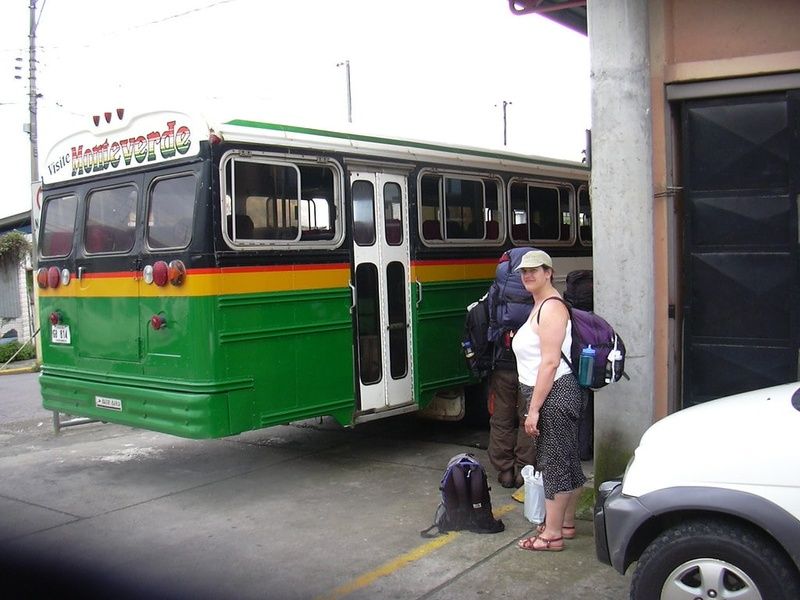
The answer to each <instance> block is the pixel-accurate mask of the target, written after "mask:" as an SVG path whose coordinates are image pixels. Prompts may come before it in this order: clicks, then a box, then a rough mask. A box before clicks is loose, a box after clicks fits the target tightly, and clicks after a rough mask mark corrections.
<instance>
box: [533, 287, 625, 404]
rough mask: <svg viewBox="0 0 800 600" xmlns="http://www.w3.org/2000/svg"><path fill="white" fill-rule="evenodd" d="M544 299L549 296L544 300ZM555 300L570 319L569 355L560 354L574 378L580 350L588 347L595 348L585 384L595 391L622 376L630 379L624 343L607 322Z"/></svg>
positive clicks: (589, 312) (586, 311)
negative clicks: (590, 372)
mask: <svg viewBox="0 0 800 600" xmlns="http://www.w3.org/2000/svg"><path fill="white" fill-rule="evenodd" d="M554 297H555V296H554ZM547 300H550V298H547V299H546V300H545V301H544V302H547ZM558 300H560V301H561V302H562V303H563V304H564V306H566V307H567V310H568V311H569V318H570V319H571V320H572V347H571V348H570V355H569V356H564V355H563V353H562V356H564V360H566V361H567V363H568V364H569V367H570V369H572V372H573V373H574V374H575V376H576V377H577V376H578V365H579V364H580V359H581V352H582V351H583V349H584V348H587V347H589V346H591V347H592V348H594V350H595V357H594V369H593V370H592V379H591V383H590V384H589V385H587V386H585V387H587V388H590V389H593V390H597V389H600V388H601V387H605V386H606V385H608V384H609V383H614V382H617V381H619V380H620V379H621V378H623V377H624V378H625V379H630V377H628V375H627V374H626V373H625V343H624V342H623V341H622V338H621V337H620V336H619V334H618V333H617V332H616V331H614V328H613V327H612V326H611V325H610V324H609V322H608V321H606V320H605V319H604V318H603V317H601V316H600V315H598V314H595V313H594V312H591V311H588V310H581V309H579V308H575V307H574V306H571V305H570V303H569V302H566V301H565V300H563V299H561V298H558ZM544 302H543V303H542V305H544ZM540 316H541V309H540V310H539V313H538V314H537V315H536V318H537V322H538V320H539V317H540Z"/></svg>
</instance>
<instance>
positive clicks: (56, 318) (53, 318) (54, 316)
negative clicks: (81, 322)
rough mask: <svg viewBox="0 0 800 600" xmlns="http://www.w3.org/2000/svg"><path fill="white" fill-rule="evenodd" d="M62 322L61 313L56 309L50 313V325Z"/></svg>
mask: <svg viewBox="0 0 800 600" xmlns="http://www.w3.org/2000/svg"><path fill="white" fill-rule="evenodd" d="M59 323H61V313H60V312H58V311H57V310H54V311H53V312H51V313H50V325H58V324H59Z"/></svg>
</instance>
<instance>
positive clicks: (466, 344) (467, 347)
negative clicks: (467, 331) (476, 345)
mask: <svg viewBox="0 0 800 600" xmlns="http://www.w3.org/2000/svg"><path fill="white" fill-rule="evenodd" d="M461 346H462V347H463V348H464V356H466V357H467V358H472V357H473V356H475V350H473V349H472V342H470V341H469V340H464V341H463V342H461Z"/></svg>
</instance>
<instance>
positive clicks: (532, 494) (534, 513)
mask: <svg viewBox="0 0 800 600" xmlns="http://www.w3.org/2000/svg"><path fill="white" fill-rule="evenodd" d="M521 475H522V479H523V480H524V481H525V508H524V512H525V518H526V519H528V521H530V522H531V523H533V524H535V525H539V524H540V523H544V516H545V509H544V482H543V481H542V472H541V471H538V472H537V471H536V470H535V469H534V468H533V466H532V465H525V466H524V467H522V471H521Z"/></svg>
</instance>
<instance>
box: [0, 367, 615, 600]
mask: <svg viewBox="0 0 800 600" xmlns="http://www.w3.org/2000/svg"><path fill="white" fill-rule="evenodd" d="M36 378H37V375H36V374H17V375H5V376H2V377H0V547H1V548H2V549H3V554H2V556H0V559H2V560H0V566H1V568H2V571H3V572H2V574H1V575H2V577H3V579H2V580H3V581H4V583H5V584H6V586H5V587H6V589H7V590H8V589H9V586H10V585H11V583H12V582H13V584H14V585H16V586H18V589H19V592H17V595H16V597H20V598H23V597H24V598H28V597H34V596H37V595H42V594H59V595H60V596H69V595H71V594H79V595H80V596H81V597H83V598H100V597H101V596H102V597H114V598H154V597H158V598H212V597H213V598H237V599H238V598H242V599H248V598H276V599H294V598H297V599H306V598H308V599H319V600H321V599H323V598H325V599H335V598H337V599H338V598H347V599H366V598H370V599H374V598H381V599H382V598H392V599H423V598H425V599H449V598H459V600H462V599H463V600H487V599H490V598H491V599H493V598H504V599H512V600H513V599H520V600H522V599H523V598H524V599H526V600H530V599H536V598H541V599H549V598H559V599H567V600H569V599H592V600H602V599H614V600H622V599H624V598H627V595H628V586H629V583H630V574H628V575H627V576H625V577H623V576H621V575H619V574H618V573H616V572H615V571H614V570H613V569H611V568H610V567H608V566H606V565H602V564H600V563H598V562H597V560H596V559H595V556H594V541H593V538H592V525H591V522H589V521H580V522H579V523H578V536H577V538H576V539H575V540H570V541H568V542H567V547H566V549H565V551H563V552H559V553H532V552H525V551H521V550H518V549H517V548H516V541H517V540H518V539H519V538H520V537H522V536H524V535H526V534H529V533H530V532H531V529H532V525H531V524H530V523H529V522H528V521H526V520H525V518H524V516H523V511H522V505H521V504H519V503H517V502H515V501H514V500H513V499H512V498H511V492H512V490H505V489H503V488H502V487H500V485H499V484H497V485H494V486H493V489H492V501H493V506H494V511H495V515H496V516H500V517H501V518H502V519H503V521H504V523H505V525H506V530H505V531H504V532H501V533H497V534H487V535H480V534H474V533H470V532H457V533H451V534H448V535H446V536H441V537H439V538H436V539H433V540H426V539H423V538H421V537H420V534H419V532H420V531H421V530H422V529H424V528H426V527H428V526H429V525H430V524H431V520H432V518H433V514H434V511H435V508H436V505H437V504H438V501H439V490H438V485H439V479H440V478H441V474H442V470H443V468H444V466H445V465H446V464H447V461H448V460H449V459H450V457H451V456H453V455H455V454H457V453H459V452H464V451H471V452H474V453H475V455H476V457H477V458H478V459H479V460H480V461H481V462H482V464H484V465H486V466H487V471H488V472H489V473H490V475H492V476H494V472H493V470H492V469H491V467H490V466H489V463H488V459H487V457H486V452H485V447H486V441H487V438H488V433H487V432H486V431H485V430H482V429H473V428H469V427H466V426H464V425H461V424H454V423H435V422H430V421H425V420H421V419H418V418H415V417H413V416H404V417H398V418H394V419H388V420H384V421H378V422H374V423H368V424H365V425H361V426H358V427H356V428H355V429H344V428H341V427H340V426H338V425H337V424H336V423H334V422H333V421H331V420H330V419H315V420H311V421H304V422H301V423H294V424H290V425H284V426H279V427H272V428H269V429H264V430H260V431H256V432H250V433H247V434H243V435H239V436H234V437H230V438H225V439H219V440H203V441H195V440H185V439H181V438H176V437H172V436H168V435H162V434H157V433H152V432H147V431H141V430H134V429H130V428H126V427H120V426H115V425H108V424H102V423H91V424H86V425H80V426H77V427H70V428H67V429H64V430H62V431H61V433H59V434H55V433H54V431H53V427H52V419H51V413H49V412H48V411H45V410H43V409H42V408H41V406H40V399H39V394H38V384H37V379H36ZM10 597H14V596H10Z"/></svg>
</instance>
